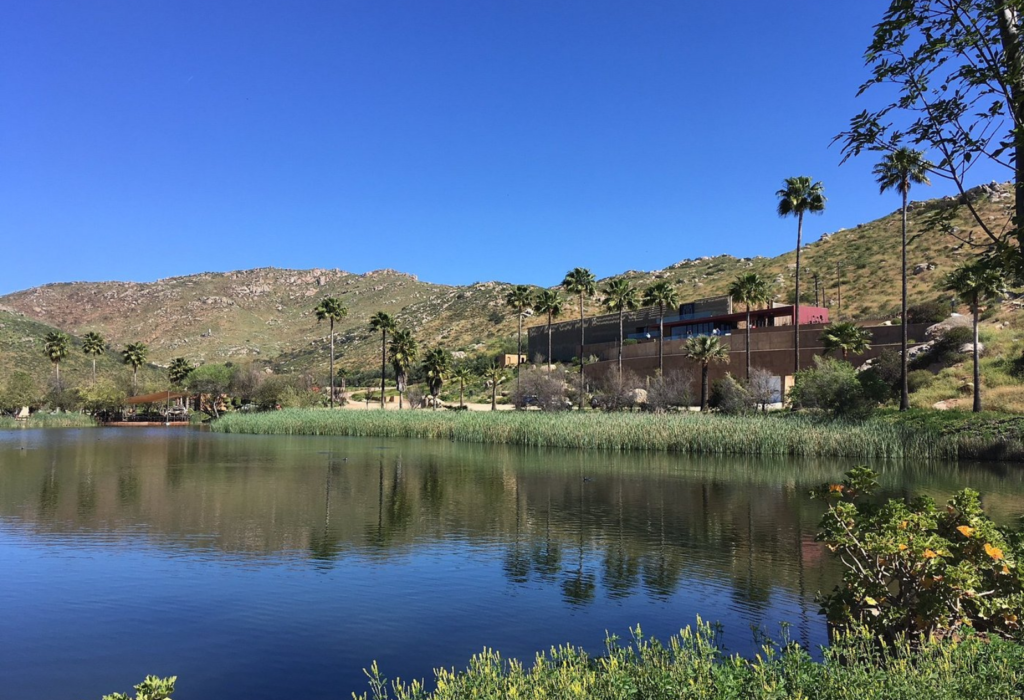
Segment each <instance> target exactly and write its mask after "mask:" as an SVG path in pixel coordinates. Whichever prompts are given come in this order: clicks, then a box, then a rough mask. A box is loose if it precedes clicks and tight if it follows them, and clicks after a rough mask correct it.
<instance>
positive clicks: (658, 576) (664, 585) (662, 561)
mask: <svg viewBox="0 0 1024 700" xmlns="http://www.w3.org/2000/svg"><path fill="white" fill-rule="evenodd" d="M658 514H659V518H658V521H659V524H660V530H659V537H658V554H657V559H656V560H655V561H654V562H653V563H652V562H651V561H650V559H648V560H647V561H646V562H645V563H644V567H643V580H644V588H646V589H647V592H648V593H650V594H651V595H653V596H656V597H658V598H668V597H669V596H671V595H672V594H673V593H675V591H676V587H677V586H678V585H679V576H680V571H679V568H678V567H676V566H673V565H672V562H670V561H669V558H668V555H667V554H666V551H665V550H666V545H665V494H664V492H663V491H662V492H661V498H660V501H659V508H658Z"/></svg>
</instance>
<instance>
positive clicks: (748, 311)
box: [746, 302, 750, 383]
mask: <svg viewBox="0 0 1024 700" xmlns="http://www.w3.org/2000/svg"><path fill="white" fill-rule="evenodd" d="M746 355H747V382H748V383H749V382H750V302H747V352H746Z"/></svg>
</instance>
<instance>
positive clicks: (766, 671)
mask: <svg viewBox="0 0 1024 700" xmlns="http://www.w3.org/2000/svg"><path fill="white" fill-rule="evenodd" d="M637 632H639V630H637ZM822 655H823V658H822V661H821V662H815V661H814V660H813V659H812V658H811V656H810V655H809V654H808V653H807V652H806V651H805V650H804V649H802V648H801V647H799V646H797V645H795V644H787V645H784V646H782V647H777V646H771V645H766V646H765V647H764V648H763V649H762V652H761V653H760V654H758V655H757V656H756V657H755V658H754V659H744V658H741V657H739V656H726V655H725V654H724V653H723V652H722V651H721V647H720V646H719V645H718V642H717V639H716V637H715V634H714V632H713V630H712V629H711V628H710V627H708V626H706V625H700V624H698V627H697V630H696V631H694V630H692V629H690V628H686V629H684V630H683V631H682V632H680V634H678V635H676V636H674V637H672V638H671V639H670V640H669V642H668V644H667V645H663V644H660V643H659V642H657V641H648V640H645V639H642V638H640V639H637V640H635V642H634V643H633V644H632V645H630V646H628V647H623V646H620V645H618V644H616V643H615V641H614V640H609V643H608V648H607V652H606V653H605V654H604V655H602V656H599V657H592V656H589V655H588V654H587V653H586V652H585V651H583V650H582V649H579V648H576V647H571V646H563V647H559V648H557V649H552V650H551V652H550V654H538V655H537V657H536V658H535V659H534V662H533V664H532V666H531V665H528V664H523V663H520V662H519V661H515V660H506V659H503V658H502V657H501V656H500V655H499V654H498V653H497V652H494V651H491V650H486V649H485V650H484V651H483V653H481V654H478V655H476V656H474V657H473V658H472V659H471V661H470V663H469V667H468V668H467V669H466V670H465V671H461V672H456V671H449V670H446V669H438V670H436V671H435V678H434V685H435V689H434V690H432V691H431V690H428V689H427V688H426V687H425V685H424V684H423V683H421V682H419V681H413V682H411V683H402V682H400V681H396V682H393V683H389V682H387V681H386V680H385V679H384V678H383V677H382V676H381V673H380V670H379V668H378V667H377V665H376V664H374V665H373V666H372V667H371V669H370V670H369V671H368V675H369V679H370V693H369V694H368V695H362V696H360V698H359V700H385V698H387V699H388V700H462V699H463V698H523V699H533V698H589V699H590V700H682V699H686V698H694V699H696V698H701V699H703V700H727V699H728V700H738V699H739V698H743V699H744V700H782V699H783V698H814V699H815V700H883V699H886V700H888V699H891V698H902V699H903V700H933V699H935V698H948V699H950V700H952V699H954V698H955V699H957V700H982V699H988V698H991V699H993V700H996V699H999V700H1002V699H1003V698H1016V697H1020V693H1021V690H1022V688H1024V645H1021V644H1018V643H1015V642H1008V641H1002V640H998V639H994V640H982V639H979V638H977V637H968V638H967V639H966V640H963V641H961V642H954V641H950V640H945V641H934V642H931V641H925V642H922V643H921V644H920V645H919V646H911V645H910V644H908V643H906V642H903V643H901V644H899V645H897V646H896V647H894V648H889V649H888V650H886V652H885V653H883V652H882V651H881V650H880V649H879V647H878V646H877V643H876V642H875V641H874V640H872V639H870V637H865V636H863V635H850V636H848V637H840V638H838V639H837V640H835V641H834V643H833V644H832V645H831V646H830V647H828V648H826V649H824V650H823V651H822Z"/></svg>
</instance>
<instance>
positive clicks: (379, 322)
mask: <svg viewBox="0 0 1024 700" xmlns="http://www.w3.org/2000/svg"><path fill="white" fill-rule="evenodd" d="M397 328H398V324H397V323H396V322H395V317H394V316H392V315H391V314H389V313H387V312H385V311H378V312H377V313H375V314H374V315H373V318H371V319H370V332H371V333H376V332H377V331H380V407H381V408H384V375H385V373H386V370H387V364H388V331H391V332H394V331H395V330H396V329H397Z"/></svg>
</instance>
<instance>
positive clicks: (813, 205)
mask: <svg viewBox="0 0 1024 700" xmlns="http://www.w3.org/2000/svg"><path fill="white" fill-rule="evenodd" d="M785 184H786V186H785V187H784V188H782V189H781V190H779V191H778V192H776V193H775V196H776V197H778V198H779V205H778V207H777V209H776V211H777V212H778V214H779V216H782V217H786V216H795V217H796V296H795V297H794V302H795V304H794V307H793V371H794V372H795V371H797V370H799V369H800V249H801V247H802V244H803V233H804V214H820V213H821V212H823V211H825V188H824V186H823V185H822V184H821V183H820V182H813V181H812V180H811V178H809V177H805V176H802V175H801V176H798V177H787V178H786V180H785Z"/></svg>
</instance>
